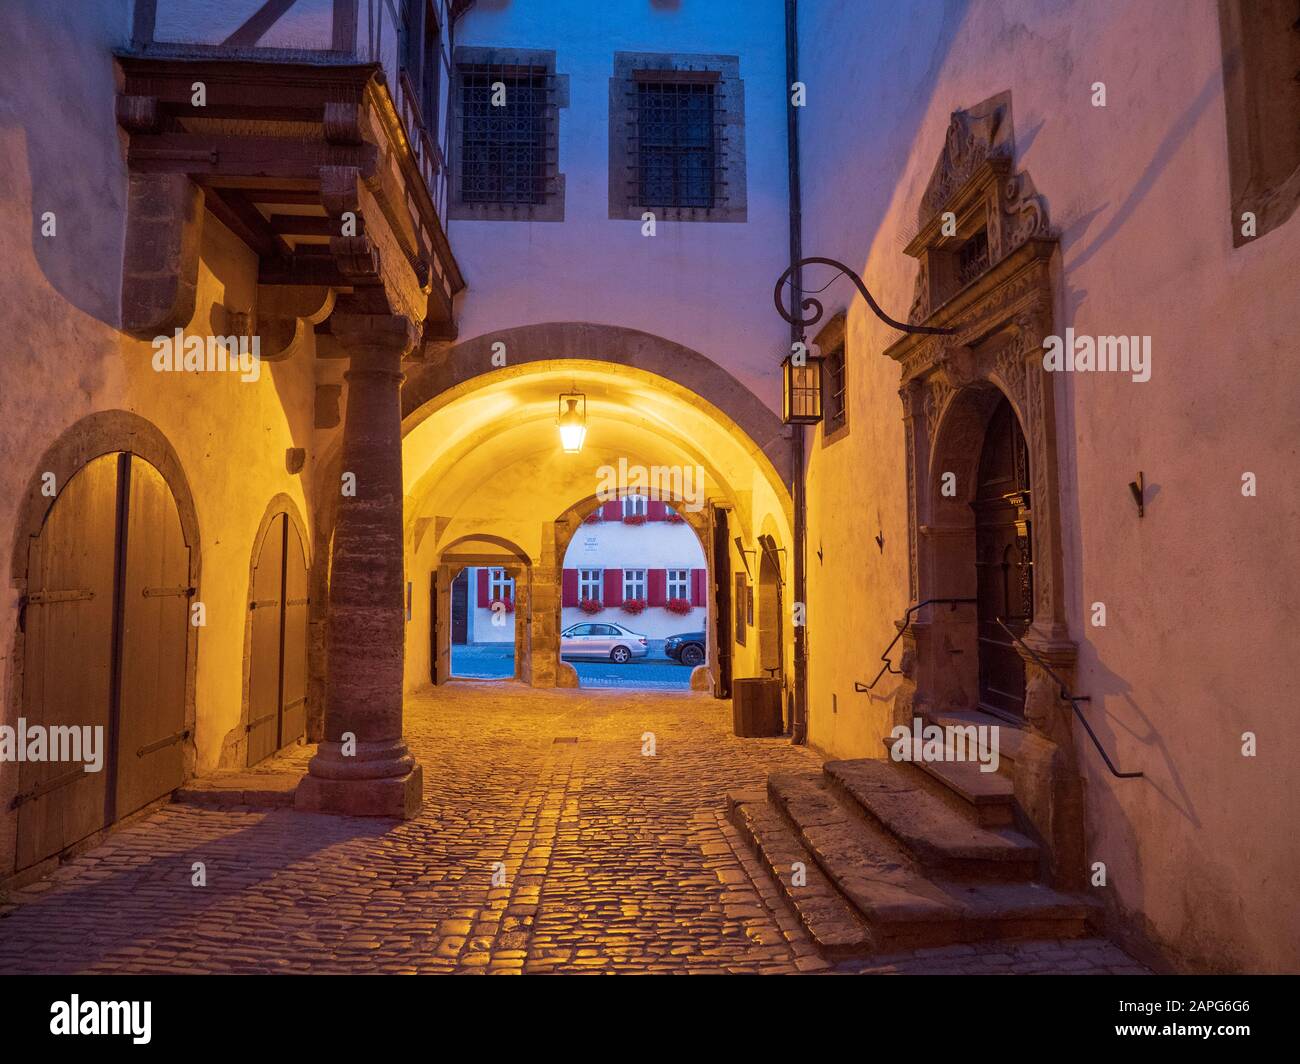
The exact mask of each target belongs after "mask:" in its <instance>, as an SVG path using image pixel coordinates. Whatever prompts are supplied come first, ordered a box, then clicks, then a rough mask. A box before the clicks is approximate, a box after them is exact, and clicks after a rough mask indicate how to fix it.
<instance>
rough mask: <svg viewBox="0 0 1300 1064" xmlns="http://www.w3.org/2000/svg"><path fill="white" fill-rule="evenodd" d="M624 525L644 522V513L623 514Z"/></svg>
mask: <svg viewBox="0 0 1300 1064" xmlns="http://www.w3.org/2000/svg"><path fill="white" fill-rule="evenodd" d="M623 524H625V525H643V524H645V514H625V515H624V517H623Z"/></svg>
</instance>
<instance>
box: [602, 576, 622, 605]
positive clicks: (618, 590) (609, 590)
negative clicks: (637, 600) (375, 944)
mask: <svg viewBox="0 0 1300 1064" xmlns="http://www.w3.org/2000/svg"><path fill="white" fill-rule="evenodd" d="M604 601H605V605H606V606H621V605H623V570H622V569H606V570H605V600H604Z"/></svg>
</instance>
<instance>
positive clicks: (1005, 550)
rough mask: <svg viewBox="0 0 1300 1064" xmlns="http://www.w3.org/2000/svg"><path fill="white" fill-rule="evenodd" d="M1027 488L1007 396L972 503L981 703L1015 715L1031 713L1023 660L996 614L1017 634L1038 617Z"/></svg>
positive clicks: (990, 433)
mask: <svg viewBox="0 0 1300 1064" xmlns="http://www.w3.org/2000/svg"><path fill="white" fill-rule="evenodd" d="M1028 487H1029V452H1028V448H1027V447H1026V446H1025V437H1024V435H1023V433H1022V432H1021V431H1020V423H1019V421H1018V420H1017V419H1016V415H1015V412H1014V411H1013V410H1012V409H1011V405H1010V404H1009V403H1008V402H1007V401H1006V400H1005V399H1003V400H1002V401H1001V402H1000V403H999V404H998V406H997V409H996V410H995V411H994V413H993V417H992V418H991V419H990V421H989V425H988V428H987V430H986V431H985V434H984V446H983V450H982V451H981V453H980V465H979V481H978V483H977V485H976V492H975V502H974V504H973V505H974V509H975V554H976V566H977V591H976V595H977V599H978V605H977V615H978V623H979V685H980V693H979V698H980V706H981V708H983V709H986V710H989V711H991V712H995V713H998V714H1001V715H1004V716H1011V717H1013V718H1016V719H1023V717H1024V715H1025V664H1024V660H1023V659H1022V658H1021V657H1020V654H1019V652H1018V651H1017V649H1016V645H1015V643H1014V642H1013V641H1012V640H1011V638H1010V637H1009V636H1008V635H1007V634H1006V632H1005V631H1003V630H1002V628H1001V626H1000V625H999V624H998V623H997V618H1002V620H1004V621H1005V622H1006V624H1007V626H1008V627H1009V628H1010V629H1011V630H1012V631H1013V632H1015V633H1016V635H1018V636H1021V635H1023V634H1024V631H1025V629H1026V628H1028V627H1029V624H1030V622H1031V620H1032V619H1033V585H1032V581H1033V569H1032V564H1031V562H1032V559H1031V558H1030V537H1029V535H1028V494H1029V492H1028ZM1018 518H1019V519H1021V520H1020V526H1019V527H1018V524H1017V522H1018Z"/></svg>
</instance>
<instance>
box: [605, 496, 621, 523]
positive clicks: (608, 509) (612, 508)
mask: <svg viewBox="0 0 1300 1064" xmlns="http://www.w3.org/2000/svg"><path fill="white" fill-rule="evenodd" d="M600 516H601V517H602V518H604V519H605V520H606V521H620V520H622V518H623V502H622V500H621V499H610V501H609V502H607V503H605V505H604V506H602V507H601V508H600Z"/></svg>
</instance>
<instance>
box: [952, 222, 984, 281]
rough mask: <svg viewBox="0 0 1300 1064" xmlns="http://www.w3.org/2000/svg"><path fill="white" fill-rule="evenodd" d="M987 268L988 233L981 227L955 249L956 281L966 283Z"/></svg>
mask: <svg viewBox="0 0 1300 1064" xmlns="http://www.w3.org/2000/svg"><path fill="white" fill-rule="evenodd" d="M988 268H989V234H988V230H987V229H981V230H980V231H979V232H978V233H976V234H975V235H974V236H972V237H971V238H970V239H969V240H967V241H966V243H964V244H962V246H961V247H960V248H959V249H958V251H957V283H958V284H959V285H966V284H969V283H970V282H971V281H973V280H974V279H975V278H976V277H978V276H979V275H980V274H982V273H983V272H984V271H985V270H987V269H988Z"/></svg>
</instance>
